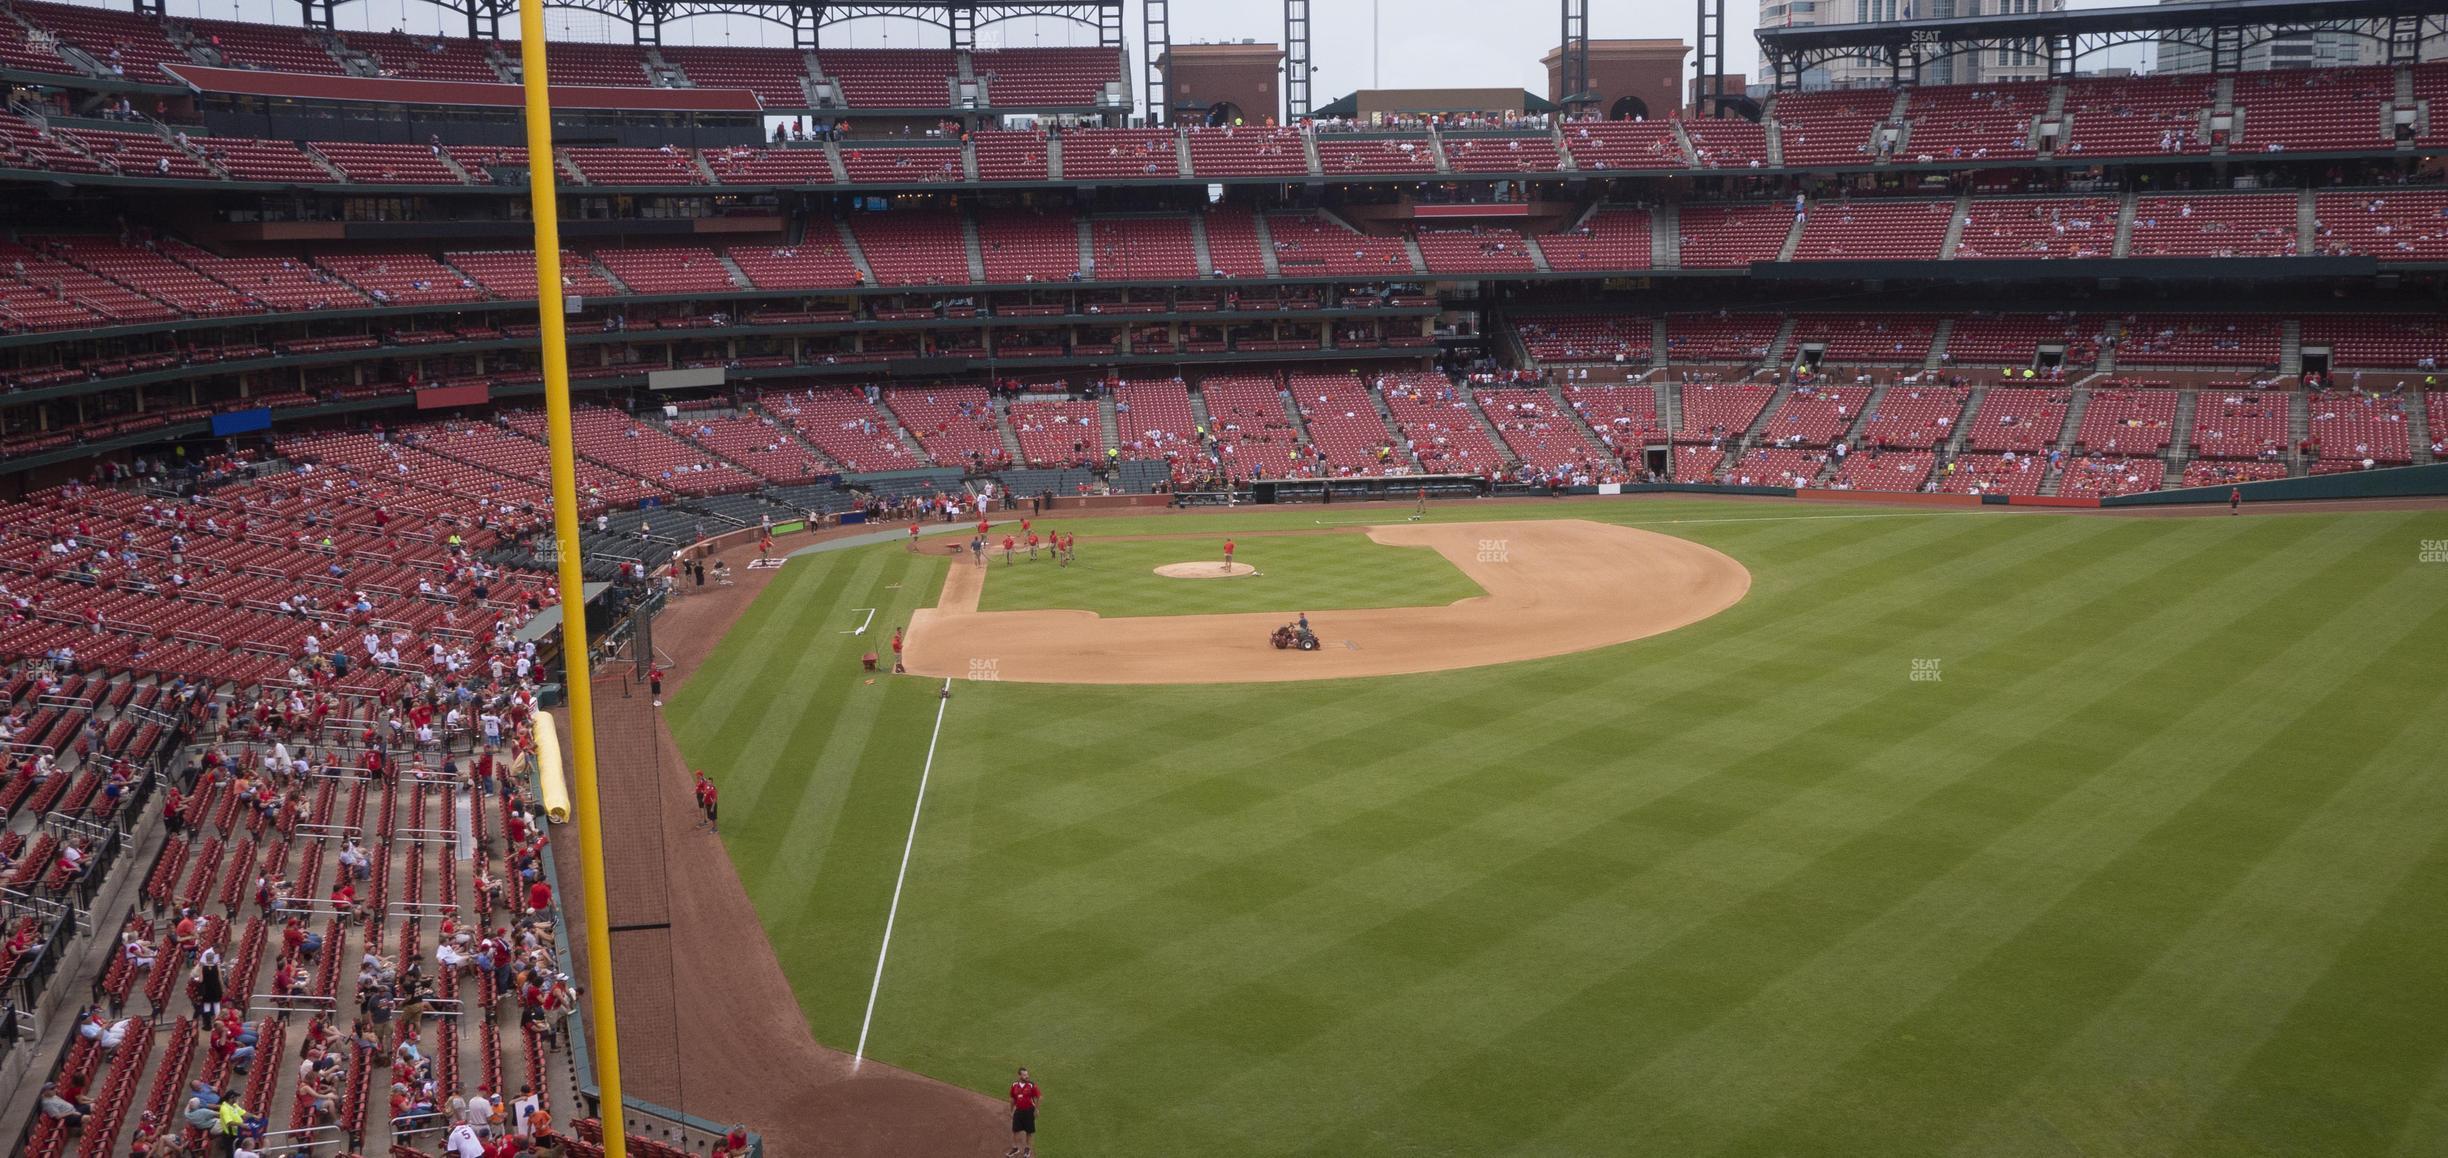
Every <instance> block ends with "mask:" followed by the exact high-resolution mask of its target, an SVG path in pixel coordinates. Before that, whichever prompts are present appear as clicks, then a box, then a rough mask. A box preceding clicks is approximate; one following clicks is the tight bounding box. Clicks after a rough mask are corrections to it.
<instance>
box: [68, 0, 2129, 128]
mask: <svg viewBox="0 0 2448 1158" xmlns="http://www.w3.org/2000/svg"><path fill="white" fill-rule="evenodd" d="M167 2H168V8H169V12H170V14H171V15H173V16H203V17H211V18H216V19H225V20H226V19H240V20H257V21H264V22H268V23H276V24H295V23H297V21H298V11H297V6H296V5H295V4H292V3H287V2H284V0H167ZM2129 2H2131V0H2072V3H2073V4H2074V6H2075V7H2078V8H2090V7H2103V6H2107V5H2110V4H2115V3H2129ZM110 6H111V7H125V3H124V0H122V2H120V3H113V4H111V5H110ZM1559 7H1560V6H1559V3H1558V0H1313V2H1312V4H1311V14H1312V15H1311V19H1312V21H1313V22H1314V27H1313V28H1312V29H1311V31H1310V40H1311V43H1312V45H1313V48H1312V51H1313V53H1314V54H1315V58H1316V62H1315V63H1316V74H1315V81H1314V82H1313V92H1314V95H1315V97H1316V99H1317V101H1318V102H1319V103H1321V104H1322V103H1324V102H1326V101H1328V100H1331V99H1333V98H1335V97H1339V96H1342V95H1343V94H1345V93H1348V92H1351V91H1352V90H1354V89H1360V88H1429V87H1453V86H1460V87H1473V88H1501V87H1520V88H1525V89H1529V90H1530V91H1532V92H1535V93H1538V94H1540V95H1542V96H1543V95H1545V94H1546V91H1547V74H1546V71H1545V70H1544V69H1543V68H1541V67H1540V65H1539V58H1540V57H1541V56H1543V55H1545V54H1546V53H1547V51H1548V50H1549V49H1552V48H1554V47H1555V46H1556V44H1557V43H1558V42H1559V40H1560V39H1561V32H1562V27H1561V18H1560V12H1559ZM1589 8H1590V35H1591V36H1592V37H1595V38H1599V39H1615V38H1668V39H1677V40H1682V41H1685V42H1686V43H1689V42H1691V41H1692V40H1693V39H1694V32H1695V30H1694V28H1693V24H1692V18H1693V12H1692V5H1690V4H1688V3H1683V2H1681V0H1673V2H1669V0H1594V2H1593V3H1591V4H1590V5H1589ZM1758 12H1759V5H1758V0H1727V8H1726V18H1727V24H1728V37H1727V43H1726V67H1727V69H1728V70H1729V71H1732V72H1737V73H1741V74H1743V75H1745V76H1750V77H1754V78H1756V77H1757V76H1758V71H1759V70H1758V63H1759V51H1758V46H1757V45H1756V44H1754V43H1753V42H1752V39H1751V25H1752V22H1753V21H1754V20H1755V19H1756V18H1757V16H1758ZM1171 13H1172V19H1173V39H1174V40H1175V41H1176V42H1179V43H1190V42H1193V41H1218V40H1241V39H1251V40H1258V41H1263V42H1269V43H1280V42H1281V41H1282V38H1283V6H1282V5H1281V4H1279V3H1276V0H1173V3H1172V5H1171ZM546 20H547V22H548V27H549V28H550V29H551V31H552V34H553V35H554V36H556V37H566V38H569V39H579V40H614V41H625V40H627V39H629V26H628V25H627V24H626V23H624V22H621V21H618V20H613V19H610V18H607V17H602V16H597V15H595V14H594V13H590V12H572V11H566V10H559V9H555V10H551V11H548V12H547V13H546ZM1139 21H1140V4H1139V0H1126V21H1125V27H1126V29H1127V31H1128V39H1129V43H1130V58H1131V65H1132V73H1131V84H1132V88H1133V90H1134V91H1136V90H1137V88H1138V87H1139V84H1140V80H1141V76H1142V72H1141V66H1142V63H1143V62H1142V61H1141V59H1140V50H1139ZM339 23H340V26H341V27H342V28H344V29H389V28H393V27H404V28H406V29H408V30H409V31H411V32H435V31H439V32H445V33H460V32H464V31H465V27H466V26H465V19H464V18H463V17H459V16H458V15H457V14H456V13H453V12H450V11H447V10H445V9H442V8H438V7H435V6H434V5H432V4H429V3H426V2H425V0H349V2H347V3H343V4H342V5H341V6H340V8H339ZM997 35H999V36H1000V37H1001V39H1002V42H1003V43H1004V44H1007V45H1009V46H1012V47H1024V46H1030V45H1045V46H1059V45H1071V44H1094V43H1095V42H1096V33H1095V30H1094V29H1090V28H1084V27H1081V26H1079V25H1076V24H1072V23H1070V22H1067V21H1060V20H1047V19H1042V18H1024V19H1020V20H1012V21H1006V22H1004V23H1002V24H1000V25H995V26H991V27H990V28H987V29H982V30H980V40H981V42H982V43H983V42H985V41H986V40H988V39H989V38H990V37H993V36H997ZM664 38H665V40H666V41H668V42H672V43H696V44H781V45H787V44H789V43H790V35H789V32H788V31H787V30H785V29H782V28H779V27H776V26H774V25H772V24H768V23H766V22H764V21H761V20H756V19H752V18H746V17H738V16H705V17H698V18H696V19H693V20H685V21H680V22H678V23H675V24H671V25H667V26H666V28H665V33H664ZM824 42H825V43H826V44H827V45H829V46H833V47H859V48H868V47H892V48H936V47H942V46H943V45H944V44H945V43H946V37H945V34H944V32H943V30H942V29H940V28H935V27H931V26H927V25H923V24H919V23H916V22H914V21H906V20H897V19H889V18H870V19H861V20H852V21H848V22H845V23H842V24H837V25H833V26H831V27H828V28H827V29H826V30H825V40H824ZM2083 63H2084V66H2085V67H2096V66H2097V65H2098V64H2100V63H2101V61H2099V60H2097V59H2086V60H2085V61H2084V62H2083ZM2117 63H2121V64H2128V65H2131V64H2134V63H2136V61H2135V60H2133V59H2119V60H2118V61H2117ZM1689 68H1690V66H1689V63H1688V62H1687V63H1686V65H1685V71H1686V72H1687V73H1688V72H1689Z"/></svg>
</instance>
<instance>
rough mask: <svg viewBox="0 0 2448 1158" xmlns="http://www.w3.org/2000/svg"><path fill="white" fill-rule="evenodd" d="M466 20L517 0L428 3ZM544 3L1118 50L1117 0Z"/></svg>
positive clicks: (816, 31) (488, 17)
mask: <svg viewBox="0 0 2448 1158" xmlns="http://www.w3.org/2000/svg"><path fill="white" fill-rule="evenodd" d="M353 2H355V0H298V6H299V7H300V8H301V9H303V10H304V12H305V17H306V23H307V24H309V25H313V26H315V27H319V28H331V27H334V23H333V15H334V13H335V12H336V11H337V10H338V8H339V6H340V5H342V4H347V3H353ZM430 2H431V3H433V4H435V5H438V6H440V7H442V8H445V9H447V10H449V11H452V12H457V13H461V14H463V15H465V16H466V17H467V27H468V35H469V36H470V37H475V38H498V37H499V35H500V33H501V26H502V24H503V22H504V21H505V20H509V21H510V22H512V23H515V22H516V17H517V14H518V0H430ZM134 3H135V7H136V10H137V11H139V12H152V13H155V14H159V13H161V11H162V0H134ZM544 6H545V7H546V8H569V9H575V10H578V11H581V12H594V13H598V14H600V15H603V16H608V17H611V18H612V19H614V20H621V21H626V22H627V23H628V24H629V26H630V28H631V30H632V31H633V33H634V37H635V39H636V41H637V42H638V43H640V44H660V43H662V39H663V26H664V25H665V24H667V23H670V22H672V21H675V20H685V19H688V18H690V17H694V16H745V17H748V18H750V19H752V20H762V21H765V22H767V23H769V24H775V25H779V26H781V27H784V28H788V29H790V30H791V33H792V37H791V39H792V44H793V47H797V48H803V49H813V48H816V47H817V46H818V45H817V41H818V38H819V36H820V34H821V32H822V30H823V29H824V28H826V27H827V26H830V25H834V24H842V23H846V22H848V21H852V20H860V19H865V18H867V17H873V16H890V17H897V18H900V19H904V20H915V21H918V22H919V23H922V24H932V25H935V26H937V27H939V28H942V29H943V30H944V34H945V37H946V40H947V42H948V43H947V45H946V47H949V48H951V49H953V50H954V51H957V52H966V51H968V50H970V49H974V48H978V47H987V48H991V47H994V46H993V45H992V44H987V45H984V46H981V45H979V44H978V39H977V35H978V30H979V29H981V28H990V27H992V26H994V25H997V24H1001V23H1003V22H1005V21H1007V20H1019V19H1022V18H1026V17H1051V18H1054V19H1058V20H1069V21H1071V22H1073V23H1075V24H1080V25H1084V26H1086V27H1090V28H1094V29H1096V30H1097V44H1098V45H1099V46H1100V47H1104V48H1120V47H1122V0H855V2H847V3H837V2H835V0H545V4H544Z"/></svg>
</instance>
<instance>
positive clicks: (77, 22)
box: [12, 0, 195, 84]
mask: <svg viewBox="0 0 2448 1158" xmlns="http://www.w3.org/2000/svg"><path fill="white" fill-rule="evenodd" d="M12 7H13V8H14V9H15V11H16V13H17V15H19V16H21V17H23V18H24V19H25V20H26V21H27V22H28V23H30V24H32V25H33V26H34V27H35V28H36V29H38V30H40V31H43V32H48V33H50V34H52V35H54V36H56V37H58V38H59V42H60V43H62V44H65V45H68V46H70V47H73V48H76V49H79V50H81V51H83V52H84V53H85V55H87V56H90V57H92V58H93V59H94V60H95V61H96V62H97V63H99V64H101V65H102V67H103V68H104V69H105V70H107V71H110V72H114V73H117V74H118V75H121V76H124V77H126V78H128V79H129V80H132V81H136V82H138V83H140V84H176V83H178V82H177V81H176V80H175V79H173V78H172V77H171V76H170V75H169V74H168V73H165V72H162V71H161V69H160V66H161V65H164V64H193V63H195V59H194V58H193V57H191V56H189V55H187V50H186V49H183V48H180V47H179V46H178V45H176V44H174V43H172V42H171V40H170V37H169V35H168V34H167V33H165V32H164V31H162V21H161V18H160V17H155V16H139V15H136V14H135V13H132V12H126V11H121V10H115V9H109V8H101V7H89V6H87V5H83V4H51V3H45V2H43V0H19V2H18V3H15V4H13V5H12ZM46 71H57V72H67V71H70V70H69V69H67V68H65V67H61V66H56V65H55V67H53V68H50V69H48V70H46Z"/></svg>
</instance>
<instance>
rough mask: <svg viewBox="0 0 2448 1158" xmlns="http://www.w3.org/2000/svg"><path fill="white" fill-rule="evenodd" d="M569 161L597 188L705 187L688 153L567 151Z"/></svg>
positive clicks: (667, 147) (672, 149)
mask: <svg viewBox="0 0 2448 1158" xmlns="http://www.w3.org/2000/svg"><path fill="white" fill-rule="evenodd" d="M563 153H564V154H566V156H567V157H568V162H569V164H571V165H574V166H576V167H577V169H578V172H579V174H580V175H581V176H584V177H585V178H586V179H587V180H588V181H589V182H590V183H592V184H596V185H703V184H705V183H706V176H705V174H704V173H703V172H702V171H700V170H699V169H698V168H697V162H696V158H695V157H693V156H692V155H691V154H690V153H689V152H688V151H687V150H685V149H680V148H675V147H673V146H670V145H665V146H664V147H662V148H660V149H611V148H605V149H565V150H563Z"/></svg>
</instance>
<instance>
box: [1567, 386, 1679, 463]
mask: <svg viewBox="0 0 2448 1158" xmlns="http://www.w3.org/2000/svg"><path fill="white" fill-rule="evenodd" d="M1564 401H1565V402H1567V403H1569V404H1571V406H1572V408H1573V411H1574V412H1575V413H1577V414H1579V415H1580V416H1581V420H1582V421H1583V422H1586V423H1588V424H1589V428H1590V430H1591V431H1593V432H1595V433H1596V434H1597V435H1598V438H1599V441H1601V442H1604V443H1606V444H1607V445H1609V446H1612V447H1614V448H1615V450H1616V452H1617V453H1619V454H1621V453H1624V452H1627V451H1637V450H1639V449H1640V448H1641V446H1642V445H1643V444H1645V443H1651V442H1662V441H1664V440H1665V438H1666V429H1665V427H1664V425H1663V424H1662V423H1660V422H1659V421H1658V401H1657V389H1656V388H1655V387H1651V386H1567V387H1565V389H1564Z"/></svg>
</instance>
